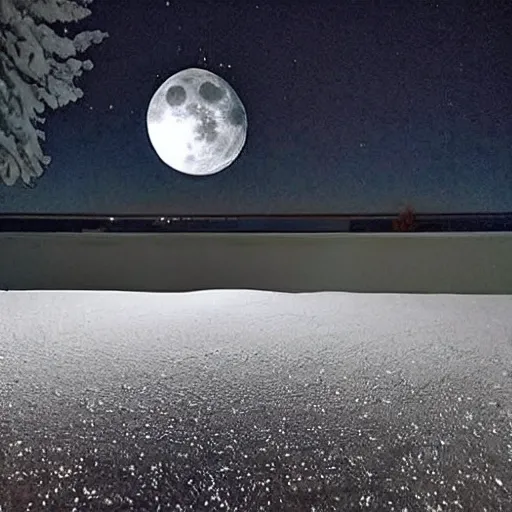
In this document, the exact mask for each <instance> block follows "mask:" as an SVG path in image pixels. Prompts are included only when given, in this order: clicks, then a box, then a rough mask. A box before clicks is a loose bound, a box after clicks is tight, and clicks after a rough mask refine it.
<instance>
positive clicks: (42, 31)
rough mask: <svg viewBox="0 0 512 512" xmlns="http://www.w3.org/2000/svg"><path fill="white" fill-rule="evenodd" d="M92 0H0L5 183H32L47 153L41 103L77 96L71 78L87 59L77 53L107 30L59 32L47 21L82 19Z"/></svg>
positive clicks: (0, 142)
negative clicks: (64, 33)
mask: <svg viewBox="0 0 512 512" xmlns="http://www.w3.org/2000/svg"><path fill="white" fill-rule="evenodd" d="M91 2H92V0H75V1H73V0H0V178H1V180H2V181H3V183H5V184H6V185H14V184H15V183H16V182H17V180H18V179H21V180H22V181H23V182H24V183H25V184H26V185H28V186H34V185H35V179H36V178H38V177H40V176H41V175H42V174H43V172H44V168H45V167H46V166H48V164H49V163H50V157H49V156H46V155H44V154H43V150H42V148H41V145H40V141H44V140H45V134H44V132H43V131H42V130H41V129H39V127H40V125H41V124H43V123H44V122H45V118H44V117H42V116H43V114H44V112H45V109H46V107H50V108H51V109H57V108H59V107H63V106H65V105H67V104H68V103H69V102H70V101H73V102H75V101H77V100H78V99H79V98H81V97H82V96H83V91H82V90H81V89H80V88H79V87H77V86H76V85H75V84H74V80H75V79H76V78H77V77H79V76H81V75H82V73H83V72H84V70H90V69H92V67H93V64H92V62H91V61H90V60H79V59H78V58H77V56H78V54H80V53H83V52H84V51H86V50H87V49H88V48H89V47H90V46H91V45H92V44H99V43H101V41H103V39H105V38H106V37H107V36H108V34H106V33H105V32H101V31H99V30H93V31H84V32H81V33H79V34H77V35H76V36H75V37H73V38H72V39H71V38H68V37H62V36H59V35H58V34H57V33H56V32H55V31H54V30H53V29H52V28H51V27H50V26H49V25H51V24H55V23H57V22H59V23H70V22H76V21H79V20H82V19H84V18H86V17H87V16H89V15H90V14H91V11H90V10H89V9H88V8H87V5H88V4H90V3H91Z"/></svg>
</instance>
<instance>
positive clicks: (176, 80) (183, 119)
mask: <svg viewBox="0 0 512 512" xmlns="http://www.w3.org/2000/svg"><path fill="white" fill-rule="evenodd" d="M146 121H147V130H148V135H149V139H150V141H151V145H152V146H153V148H154V150H155V151H156V153H157V154H158V156H159V157H160V159H161V160H162V161H163V162H165V163H166V164H167V165H168V166H169V167H172V168H173V169H175V170H177V171H180V172H183V173H185V174H191V175H195V176H206V175H210V174H215V173H217V172H219V171H222V170H223V169H225V168H226V167H228V166H229V165H231V164H232V163H233V162H234V160H235V159H236V158H237V157H238V155H239V154H240V152H241V151H242V148H243V146H244V144H245V140H246V136H247V114H246V112H245V108H244V106H243V104H242V102H241V100H240V98H239V97H238V95H237V94H236V92H235V91H234V89H233V88H232V87H231V86H230V85H229V84H228V83H227V82H226V81H225V80H223V79H222V78H221V77H219V76H217V75H215V74H214V73H211V72H210V71H206V70H204V69H196V68H190V69H185V70H183V71H180V72H179V73H176V74H175V75H173V76H171V77H170V78H168V79H167V80H166V81H165V82H164V83H163V84H162V85H161V86H160V87H159V88H158V89H157V91H156V92H155V94H154V95H153V97H152V98H151V101H150V103H149V107H148V111H147V118H146Z"/></svg>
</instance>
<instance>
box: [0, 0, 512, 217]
mask: <svg viewBox="0 0 512 512" xmlns="http://www.w3.org/2000/svg"><path fill="white" fill-rule="evenodd" d="M91 9H92V10H93V14H92V15H91V16H90V17H89V18H87V19H86V20H84V21H83V22H81V23H80V24H78V25H71V26H69V31H70V33H72V32H74V31H77V32H80V31H82V30H84V29H100V30H104V31H107V32H108V33H109V34H110V37H109V38H108V39H106V40H105V41H104V42H103V43H102V44H101V45H98V46H95V47H93V48H91V49H90V50H89V51H88V52H87V53H86V54H85V55H84V57H86V58H90V59H91V60H92V61H93V62H94V64H95V68H94V69H93V70H92V71H90V72H88V73H86V74H85V75H84V76H83V77H82V78H81V79H80V80H79V81H78V84H79V85H80V86H81V87H82V89H83V90H84V93H85V96H84V98H83V99H82V100H80V101H79V102H78V103H77V104H74V105H70V106H68V107H65V108H62V109H60V110H57V111H55V112H49V114H48V116H47V123H46V125H45V131H46V135H47V142H46V143H45V144H44V146H43V148H44V150H45V153H46V154H49V155H50V156H52V158H53V161H52V163H51V165H50V166H49V168H48V169H47V170H46V172H45V174H44V175H43V177H42V178H40V179H39V180H38V182H37V187H36V188H34V189H29V188H27V187H24V186H23V185H21V184H20V185H17V186H14V187H10V188H8V187H6V186H3V185H2V186H1V187H0V208H1V210H2V211H4V212H42V213H74V212H76V213H82V212H83V213H116V214H122V213H126V214H137V213H140V214H147V213H185V214H218V213H226V214H238V213H249V214H251V213H254V214H273V213H274V214H278V213H352V212H361V213H384V212H386V213H387V212H395V211H397V210H399V209H400V208H402V207H403V206H404V205H406V204H412V205H413V206H414V207H415V208H416V209H417V210H418V211H420V212H447V213H448V212H470V211H487V212H488V211H491V212H495V211H511V210H512V36H511V35H510V30H511V29H510V27H511V26H512V3H511V2H510V0H502V1H499V0H495V1H490V0H470V1H467V0H466V1H461V0H450V1H445V2H441V1H439V2H436V1H426V0H423V1H418V0H409V1H408V2H403V1H398V0H397V1H394V2H392V1H382V2H370V1H368V2H361V1H357V0H354V1H349V0H346V1H340V0H317V1H315V2H311V1H306V0H293V1H291V0H280V1H279V2H276V1H275V0H263V1H255V2H252V3H251V2H248V1H247V0H243V1H242V0H222V1H212V0H209V1H207V0H203V1H198V0H170V2H166V0H144V1H141V0H125V1H124V2H112V1H107V0H96V1H95V2H94V3H93V4H92V5H91ZM59 30H60V28H59ZM188 67H203V68H205V69H208V70H210V71H213V72H214V73H217V74H218V75H220V76H221V77H223V78H224V79H226V80H227V81H228V82H229V83H230V84H231V86H232V87H233V88H234V89H235V90H236V92H237V93H238V95H239V96H240V98H241V99H242V101H243V103H244V105H245V107H246V110H247V116H248V120H249V128H248V135H247V142H246V145H245V147H244V149H243V151H242V153H241V155H240V157H239V158H238V159H237V160H236V161H235V163H234V164H233V165H232V166H230V167H229V168H228V169H226V170H224V171H222V172H220V173H218V174H215V175H213V176H209V177H201V178H198V177H191V176H187V175H184V174H182V173H179V172H176V171H174V170H172V169H170V168H169V167H167V166H166V165H165V164H164V163H163V162H162V161H161V160H160V159H159V158H158V156H157V154H156V153H155V151H154V150H153V149H152V147H151V145H150V143H149V139H148V135H147V131H146V110H147V106H148V103H149V100H150V99H151V96H152V95H153V93H154V92H155V91H156V89H157V88H158V87H159V85H160V84H161V83H162V82H163V81H165V79H166V78H168V77H169V76H171V75H172V74H174V73H176V72H178V71H180V70H182V69H184V68H188Z"/></svg>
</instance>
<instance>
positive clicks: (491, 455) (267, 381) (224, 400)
mask: <svg viewBox="0 0 512 512" xmlns="http://www.w3.org/2000/svg"><path fill="white" fill-rule="evenodd" d="M0 311H1V321H0V510H1V511H2V512H10V511H18V510H36V511H39V510H69V511H71V510H76V511H84V510H135V511H150V510H151V511H156V510H162V511H164V510H176V511H185V510H187V511H189V510H190V511H203V510H204V511H206V510H219V511H221V510H225V511H227V510H230V511H235V510H236V511H249V512H250V511H253V510H254V511H256V510H268V511H273V510H276V511H294V512H301V511H313V510H315V511H331V510H332V511H352V510H354V511H356V510H368V511H382V512H385V511H397V512H404V511H408V512H412V511H455V510H463V511H482V512H483V511H489V512H497V511H510V510H512V484H511V482H512V296H510V295H509V296H507V295H502V296H482V295H459V296H457V295H405V294H402V295H400V294H366V295H365V294H356V293H308V294H285V293H272V292H262V291H244V290H237V291H235V290H223V291H221V290H217V291H215V290H213V291H203V292H192V293H174V294H173V293H168V294H167V293H161V294H152V293H125V292H93V291H90V292H73V291H69V292H52V291H46V292H13V291H9V292H0ZM30 503H31V504H32V505H29V504H30Z"/></svg>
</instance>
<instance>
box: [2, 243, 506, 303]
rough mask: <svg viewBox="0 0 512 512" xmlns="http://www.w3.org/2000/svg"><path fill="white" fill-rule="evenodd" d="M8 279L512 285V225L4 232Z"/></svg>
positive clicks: (18, 284)
mask: <svg viewBox="0 0 512 512" xmlns="http://www.w3.org/2000/svg"><path fill="white" fill-rule="evenodd" d="M0 288H1V289H53V290H55V289H80V290H91V289H94V290H133V291H189V290H197V289H211V288H239V289H263V290H278V291H291V292H299V291H320V290H339V291H356V292H422V293H512V233H450V234H433V233H405V234H400V233H398V234H394V233H393V234H389V233H386V234H347V233H342V234H339V233H335V234H325V233H322V234H239V233H238V234H224V233H207V234H198V233H195V234H191V233H172V234H106V233H84V234H68V233H0Z"/></svg>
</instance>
